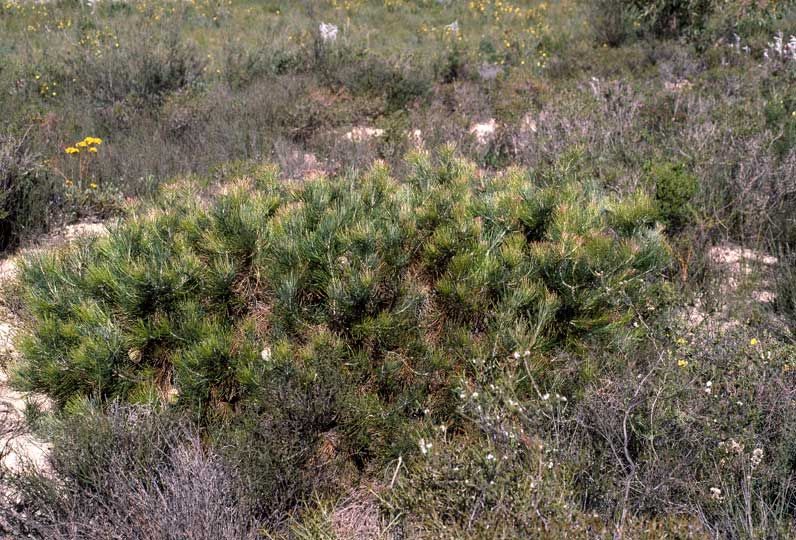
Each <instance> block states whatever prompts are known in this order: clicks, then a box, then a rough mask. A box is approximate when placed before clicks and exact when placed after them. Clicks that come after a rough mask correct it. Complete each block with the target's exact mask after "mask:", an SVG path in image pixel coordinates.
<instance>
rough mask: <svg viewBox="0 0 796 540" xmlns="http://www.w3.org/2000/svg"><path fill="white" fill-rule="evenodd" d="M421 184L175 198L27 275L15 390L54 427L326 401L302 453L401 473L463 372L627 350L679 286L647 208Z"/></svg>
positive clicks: (462, 169) (460, 168) (443, 169)
mask: <svg viewBox="0 0 796 540" xmlns="http://www.w3.org/2000/svg"><path fill="white" fill-rule="evenodd" d="M409 164H410V165H409V167H410V172H409V174H408V177H407V178H406V180H405V181H404V182H398V181H397V180H395V179H394V178H392V177H391V176H390V174H389V172H388V170H387V168H386V167H385V166H384V165H383V164H378V163H377V164H375V165H374V166H373V167H372V168H371V169H370V170H369V171H367V172H366V173H364V174H362V175H360V176H358V177H354V176H351V177H341V178H336V179H326V178H319V179H317V180H314V181H310V182H306V183H304V184H302V185H300V186H285V185H281V184H279V183H278V182H276V181H274V180H273V179H271V180H269V179H268V178H266V179H264V180H262V181H259V182H258V183H257V185H255V184H254V183H253V182H251V181H242V182H238V183H236V184H232V185H229V186H227V187H225V188H224V190H223V193H222V194H221V195H219V196H218V197H217V198H216V199H215V200H214V201H213V202H212V203H211V204H210V205H209V206H208V207H204V206H203V205H201V204H199V203H198V202H197V201H196V199H195V193H196V191H195V190H194V189H190V188H188V189H186V186H184V185H182V186H180V187H179V188H174V189H169V190H166V192H164V194H163V196H162V198H161V202H160V203H159V205H158V207H157V208H155V209H153V210H152V211H151V212H150V214H149V215H148V216H145V217H140V218H136V219H133V220H131V221H129V222H128V223H125V224H122V225H120V226H119V227H117V228H116V229H114V230H113V231H112V232H111V234H110V236H109V237H107V238H103V239H97V240H94V241H92V242H91V243H89V244H87V245H85V246H82V247H79V248H76V249H73V250H70V251H67V252H64V253H61V254H42V255H39V256H36V257H33V258H31V259H30V260H29V261H28V262H27V263H26V264H25V266H24V268H23V273H22V281H23V287H24V294H25V298H26V300H27V305H28V308H29V310H30V313H31V315H32V316H33V318H34V321H35V324H33V325H32V326H31V328H32V332H31V333H30V334H29V335H28V336H27V337H26V338H25V339H24V340H23V343H22V346H23V351H24V356H25V362H24V363H23V364H22V365H21V366H20V370H19V374H18V375H19V380H20V381H21V383H22V384H23V386H24V387H25V388H27V389H30V390H36V391H41V392H45V393H47V394H48V395H50V396H51V397H53V398H54V399H55V400H56V401H57V402H58V403H59V404H61V405H63V404H65V403H67V402H68V401H69V400H71V399H74V398H75V397H78V396H86V397H92V398H97V399H110V398H122V399H128V400H130V399H139V398H137V397H136V396H139V397H140V396H150V397H151V398H152V399H155V400H157V396H158V393H160V395H163V396H167V395H170V394H171V393H174V392H173V391H172V390H170V389H171V388H174V389H176V393H178V395H179V397H178V398H177V403H178V406H180V407H182V408H185V409H187V410H189V411H192V413H194V414H198V415H199V416H200V417H202V418H205V419H212V418H223V417H227V416H228V415H229V413H231V412H233V411H235V410H237V409H239V408H241V407H244V406H246V405H247V404H251V403H260V404H261V406H265V404H272V405H273V406H277V408H276V409H273V410H271V409H270V408H269V410H271V412H269V413H268V414H267V415H266V416H268V417H270V418H273V419H276V418H278V417H279V414H283V413H284V411H286V410H290V409H291V407H292V406H291V405H289V403H286V402H284V399H290V398H279V395H281V394H277V395H274V394H273V392H277V389H282V388H287V387H290V386H291V385H299V387H300V386H301V385H303V384H304V383H302V381H307V380H313V381H321V382H322V385H323V386H324V387H325V388H328V389H336V390H335V394H334V395H335V397H334V399H330V398H329V397H323V396H319V398H318V399H322V402H323V405H322V407H321V409H319V414H321V416H320V417H319V418H320V419H318V420H312V417H307V421H308V422H309V425H308V427H306V428H302V429H303V430H304V431H306V432H307V433H315V434H316V435H317V434H318V433H320V432H321V431H324V430H328V429H331V428H332V427H337V429H339V430H340V431H341V434H342V436H343V443H341V444H343V445H345V446H348V449H349V451H350V452H351V453H352V454H354V455H361V456H369V455H372V454H373V453H374V452H382V451H385V450H387V449H388V448H392V450H388V452H400V451H401V448H404V447H405V446H406V444H411V443H406V442H405V441H406V437H407V434H408V432H407V431H406V429H407V427H406V425H405V422H406V420H407V419H409V418H411V417H412V416H414V415H415V414H416V412H417V411H419V410H423V409H425V408H429V407H431V408H432V410H440V411H442V410H444V409H445V408H446V407H447V405H446V402H447V400H449V398H450V390H451V386H452V384H453V382H452V380H451V377H453V376H454V375H455V373H456V372H457V371H458V370H459V369H460V368H459V366H458V362H459V361H460V359H462V358H465V357H466V355H469V354H479V355H484V354H494V353H498V354H504V353H507V352H508V351H510V350H513V349H514V348H518V347H522V348H532V349H534V350H537V349H538V350H542V349H543V348H544V347H549V346H550V345H553V344H564V343H566V341H567V340H568V339H570V338H572V337H575V336H577V335H580V334H582V333H586V332H597V333H603V334H605V335H607V336H609V337H610V336H612V335H614V334H617V333H622V332H625V329H626V328H627V325H628V323H629V321H630V319H631V318H632V317H633V313H634V312H633V310H632V305H633V303H634V302H635V301H636V300H634V299H635V298H638V297H639V295H641V294H644V291H645V290H646V289H647V288H648V285H649V283H651V282H652V281H655V279H656V276H657V275H658V274H659V273H660V271H661V270H662V269H663V268H664V267H665V265H666V264H667V259H668V248H667V246H666V243H665V241H664V240H663V238H662V236H661V234H660V231H659V230H658V229H656V228H655V226H654V222H653V220H652V219H651V215H650V212H649V201H648V198H645V197H643V196H641V195H638V196H636V198H635V199H632V200H614V199H612V198H608V197H606V196H605V195H603V194H602V193H601V192H600V190H599V189H598V188H597V186H596V184H595V183H593V182H591V181H589V180H588V179H585V178H578V177H577V176H576V175H575V174H574V173H573V172H571V171H569V172H568V170H563V169H562V170H558V171H554V172H553V174H552V175H550V178H549V179H547V180H545V182H544V183H539V182H536V181H534V180H533V179H532V178H531V177H530V176H529V174H528V173H526V172H524V171H521V170H510V171H507V172H506V173H504V174H500V175H496V176H494V177H491V178H489V179H479V178H478V176H477V175H476V174H475V169H474V166H473V164H471V163H469V162H467V161H464V160H462V159H460V158H458V157H456V156H455V155H454V154H453V152H452V150H451V149H450V148H446V149H444V150H443V152H442V153H441V156H440V158H439V160H437V161H434V160H432V159H431V158H430V157H429V155H427V154H424V153H416V154H414V155H413V156H411V157H410V158H409ZM270 178H272V177H270ZM322 336H327V338H324V339H325V340H326V341H325V342H324V343H326V344H325V345H324V346H323V347H321V345H316V343H317V340H318V339H319V338H320V337H322ZM306 343H308V344H310V345H311V346H312V347H313V348H312V349H310V350H309V351H307V352H302V351H304V349H303V347H304V345H303V344H306ZM320 350H325V352H324V353H323V354H320V353H319V352H318V351H320ZM313 351H314V352H313ZM304 357H306V360H301V359H302V358H304ZM277 374H281V375H280V376H279V377H277ZM275 385H276V386H275ZM158 389H159V390H158ZM299 394H301V392H299ZM144 399H149V398H144ZM297 407H298V410H305V409H306V408H309V409H311V410H312V409H315V406H314V405H308V404H304V405H301V406H298V405H297ZM278 411H283V413H279V412H278ZM321 411H325V412H321ZM304 414H306V412H305V413H304ZM323 419H325V420H323ZM294 431H296V430H295V429H294ZM296 432H301V430H299V431H296ZM307 437H310V435H307Z"/></svg>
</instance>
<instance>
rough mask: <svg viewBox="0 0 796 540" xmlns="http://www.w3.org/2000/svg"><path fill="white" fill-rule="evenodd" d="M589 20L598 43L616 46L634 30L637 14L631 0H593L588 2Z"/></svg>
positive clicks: (625, 39)
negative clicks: (628, 0) (629, 0)
mask: <svg viewBox="0 0 796 540" xmlns="http://www.w3.org/2000/svg"><path fill="white" fill-rule="evenodd" d="M589 8H590V10H589V14H590V18H589V21H590V23H591V26H592V30H593V31H594V34H595V38H596V40H597V43H598V44H607V45H610V46H611V47H617V46H619V45H622V44H623V43H625V42H626V41H627V40H628V39H629V38H630V37H631V36H633V34H634V33H635V32H636V28H634V23H637V22H638V14H637V13H636V11H635V6H634V5H633V4H632V3H631V2H626V1H623V0H593V1H591V2H589Z"/></svg>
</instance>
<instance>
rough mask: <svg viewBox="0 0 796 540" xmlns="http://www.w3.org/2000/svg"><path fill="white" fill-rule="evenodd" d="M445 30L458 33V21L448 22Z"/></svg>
mask: <svg viewBox="0 0 796 540" xmlns="http://www.w3.org/2000/svg"><path fill="white" fill-rule="evenodd" d="M445 30H447V31H449V32H451V33H452V34H458V33H459V21H453V22H452V23H450V24H449V25H447V26H446V27H445Z"/></svg>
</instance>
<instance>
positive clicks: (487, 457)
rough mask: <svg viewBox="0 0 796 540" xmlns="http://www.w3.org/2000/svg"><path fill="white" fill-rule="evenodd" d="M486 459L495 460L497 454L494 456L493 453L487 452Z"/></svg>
mask: <svg viewBox="0 0 796 540" xmlns="http://www.w3.org/2000/svg"><path fill="white" fill-rule="evenodd" d="M486 460H487V461H495V456H493V455H492V454H487V455H486Z"/></svg>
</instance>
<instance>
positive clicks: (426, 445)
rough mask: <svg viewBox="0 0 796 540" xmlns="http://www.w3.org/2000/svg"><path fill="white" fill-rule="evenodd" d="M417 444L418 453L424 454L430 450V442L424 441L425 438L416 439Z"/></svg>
mask: <svg viewBox="0 0 796 540" xmlns="http://www.w3.org/2000/svg"><path fill="white" fill-rule="evenodd" d="M417 445H418V446H419V447H420V453H421V454H423V455H424V456H425V455H426V454H428V453H429V452H430V451H431V446H432V444H431V443H430V442H426V440H425V439H422V438H421V439H420V440H419V441H417Z"/></svg>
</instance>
